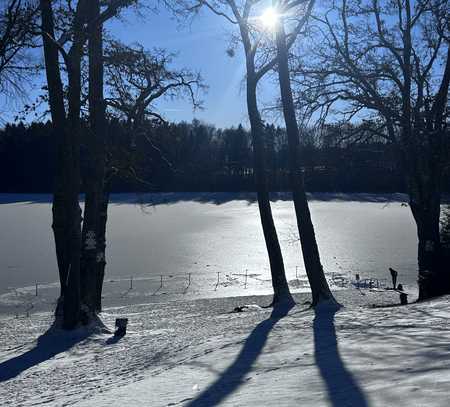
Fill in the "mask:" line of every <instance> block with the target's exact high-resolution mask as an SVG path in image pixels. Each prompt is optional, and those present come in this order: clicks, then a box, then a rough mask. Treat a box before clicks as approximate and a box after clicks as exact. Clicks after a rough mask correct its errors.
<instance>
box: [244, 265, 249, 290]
mask: <svg viewBox="0 0 450 407" xmlns="http://www.w3.org/2000/svg"><path fill="white" fill-rule="evenodd" d="M247 273H248V269H245V283H244V289H246V288H247Z"/></svg>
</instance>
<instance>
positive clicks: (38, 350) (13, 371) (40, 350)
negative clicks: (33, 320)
mask: <svg viewBox="0 0 450 407" xmlns="http://www.w3.org/2000/svg"><path fill="white" fill-rule="evenodd" d="M89 335H90V332H89V331H88V330H87V329H80V330H77V331H73V332H66V331H62V330H59V329H55V328H54V327H53V326H52V327H51V328H49V329H48V331H47V332H45V333H44V334H42V335H41V336H40V337H39V338H38V340H37V343H36V346H35V347H34V348H32V349H30V350H29V351H27V352H25V353H24V354H22V355H19V356H16V357H13V358H12V359H9V360H7V361H5V362H2V363H0V383H1V382H5V381H7V380H10V379H13V378H14V377H16V376H18V375H19V374H21V373H22V372H24V371H26V370H28V369H30V368H32V367H34V366H37V365H39V364H40V363H42V362H45V361H46V360H49V359H51V358H53V357H54V356H56V355H57V354H59V353H62V352H65V351H66V350H69V349H70V348H72V347H73V346H74V345H76V344H77V343H78V342H81V341H82V340H84V339H86V338H87V337H88V336H89Z"/></svg>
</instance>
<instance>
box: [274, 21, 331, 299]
mask: <svg viewBox="0 0 450 407" xmlns="http://www.w3.org/2000/svg"><path fill="white" fill-rule="evenodd" d="M276 43H277V57H278V61H277V62H278V77H279V82H280V91H281V100H282V104H283V114H284V120H285V123H286V132H287V136H288V147H289V173H290V174H289V178H290V183H291V188H292V194H293V199H294V207H295V215H296V218H297V227H298V232H299V235H300V242H301V247H302V252H303V260H304V263H305V269H306V274H307V276H308V280H309V283H310V286H311V292H312V305H313V306H315V305H317V304H318V303H319V302H321V301H330V300H331V301H332V302H333V303H336V301H335V299H334V297H333V294H332V293H331V291H330V288H329V287H328V282H327V280H326V278H325V274H324V272H323V268H322V264H321V262H320V255H319V249H318V247H317V242H316V235H315V232H314V226H313V224H312V221H311V214H310V211H309V206H308V201H307V199H306V193H305V186H304V181H303V174H302V173H301V169H300V165H299V152H300V143H299V131H298V125H297V119H296V117H295V108H294V101H293V98H292V90H291V81H290V76H289V66H288V50H287V46H286V34H285V31H284V21H283V18H282V17H280V19H279V21H278V24H277V29H276Z"/></svg>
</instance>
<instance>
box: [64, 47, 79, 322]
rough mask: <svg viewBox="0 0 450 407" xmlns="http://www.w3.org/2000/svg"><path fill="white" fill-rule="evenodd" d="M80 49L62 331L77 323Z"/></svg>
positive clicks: (73, 89) (73, 57) (73, 80)
mask: <svg viewBox="0 0 450 407" xmlns="http://www.w3.org/2000/svg"><path fill="white" fill-rule="evenodd" d="M81 52H82V51H81V46H80V47H79V49H73V52H71V53H69V60H70V64H69V67H68V79H69V92H68V101H69V114H68V124H69V135H70V137H69V143H68V146H67V149H68V150H69V151H70V153H69V154H68V156H69V160H68V163H67V166H68V172H69V177H68V180H67V184H66V188H67V192H66V194H67V199H68V214H67V219H68V225H69V230H68V232H69V235H68V238H69V260H70V264H69V270H68V276H67V286H66V292H65V295H64V304H63V311H64V321H63V326H64V328H65V329H73V328H75V327H76V325H77V324H78V322H79V321H80V256H81V209H80V205H79V200H78V199H79V190H80V133H81V128H80V96H81Z"/></svg>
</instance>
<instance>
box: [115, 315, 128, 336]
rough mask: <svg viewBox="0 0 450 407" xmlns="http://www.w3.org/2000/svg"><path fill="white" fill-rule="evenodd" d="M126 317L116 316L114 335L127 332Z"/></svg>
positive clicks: (122, 334)
mask: <svg viewBox="0 0 450 407" xmlns="http://www.w3.org/2000/svg"><path fill="white" fill-rule="evenodd" d="M127 325H128V318H116V328H117V330H116V332H114V336H124V335H125V334H126V333H127Z"/></svg>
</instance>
